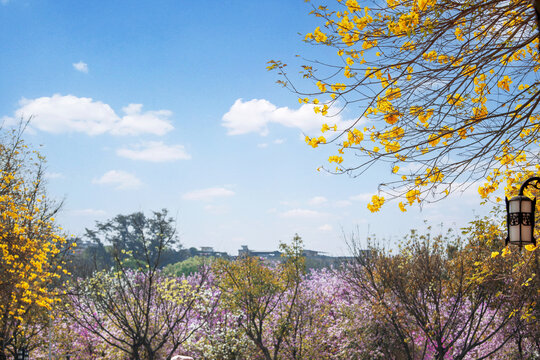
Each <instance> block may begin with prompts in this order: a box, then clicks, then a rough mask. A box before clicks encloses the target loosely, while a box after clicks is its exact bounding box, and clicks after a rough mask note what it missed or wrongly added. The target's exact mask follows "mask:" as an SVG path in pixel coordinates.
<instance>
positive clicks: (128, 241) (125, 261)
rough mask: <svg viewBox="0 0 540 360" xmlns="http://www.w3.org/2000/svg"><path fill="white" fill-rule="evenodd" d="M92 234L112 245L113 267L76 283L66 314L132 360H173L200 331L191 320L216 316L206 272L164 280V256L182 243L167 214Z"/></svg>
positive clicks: (119, 220)
mask: <svg viewBox="0 0 540 360" xmlns="http://www.w3.org/2000/svg"><path fill="white" fill-rule="evenodd" d="M89 233H90V234H91V236H92V237H93V238H94V239H96V242H97V241H100V242H110V243H112V254H113V255H114V268H113V269H112V270H109V271H107V270H102V271H98V272H95V273H94V275H93V276H92V277H91V278H88V279H78V280H76V281H74V282H72V284H71V285H72V287H71V289H70V293H71V294H72V295H71V296H70V297H69V302H68V304H66V307H65V308H64V314H65V315H66V316H68V317H69V318H70V319H72V320H73V321H75V322H76V323H77V324H78V326H80V327H81V328H83V329H84V330H85V331H87V332H89V333H91V334H93V336H95V337H98V338H100V339H101V340H102V341H103V342H104V343H106V344H108V345H109V346H111V347H112V348H114V349H115V351H116V352H117V353H120V354H122V355H123V356H128V357H129V358H130V359H134V360H139V359H145V360H152V359H158V358H163V357H165V358H170V357H171V356H172V354H174V352H175V351H177V350H178V349H179V348H180V346H181V345H182V344H183V343H184V342H186V340H187V339H188V338H189V337H190V336H191V334H192V333H193V332H194V331H195V330H196V328H197V326H200V325H197V326H193V324H192V323H191V321H192V319H193V318H197V319H204V318H205V316H206V313H208V312H211V309H212V307H213V305H212V304H211V303H207V302H205V301H204V300H205V297H204V296H203V295H202V294H203V293H204V284H205V283H206V281H207V274H206V272H204V271H203V272H201V273H199V274H197V276H195V277H193V278H191V281H188V280H186V279H185V278H184V279H180V278H169V277H164V276H162V275H161V273H160V271H159V269H158V268H159V266H160V264H161V263H162V259H161V256H162V254H163V253H164V252H165V251H166V250H167V248H168V247H169V246H170V245H172V244H174V243H175V242H176V241H177V238H176V236H175V232H174V227H173V226H172V220H171V219H169V218H167V212H166V211H165V210H163V211H161V212H155V213H154V216H153V218H147V217H146V216H144V215H143V214H141V213H135V214H132V215H129V216H122V215H119V216H117V217H116V218H115V219H113V220H112V221H109V222H106V223H104V224H98V230H97V231H95V232H89ZM128 248H135V249H136V250H137V251H130V250H126V249H128ZM133 268H135V270H134V269H133Z"/></svg>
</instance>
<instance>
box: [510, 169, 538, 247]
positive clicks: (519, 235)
mask: <svg viewBox="0 0 540 360" xmlns="http://www.w3.org/2000/svg"><path fill="white" fill-rule="evenodd" d="M532 182H535V183H534V184H531V183H532ZM539 182H540V177H538V176H534V177H531V178H529V179H527V180H526V181H525V182H524V183H523V184H522V185H521V187H520V188H519V195H518V196H514V197H513V198H511V199H510V200H508V198H505V200H506V224H507V227H508V236H507V238H506V245H508V244H509V243H510V244H513V245H518V246H519V248H520V249H521V247H522V246H524V245H528V244H533V245H535V246H536V239H535V238H534V211H535V208H536V198H535V199H532V200H531V199H529V198H528V197H527V196H525V195H523V192H524V191H525V188H527V186H529V185H530V186H533V187H534V188H536V189H540V187H539V185H540V183H539Z"/></svg>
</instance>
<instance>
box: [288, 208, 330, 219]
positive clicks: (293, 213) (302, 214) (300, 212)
mask: <svg viewBox="0 0 540 360" xmlns="http://www.w3.org/2000/svg"><path fill="white" fill-rule="evenodd" d="M280 216H281V217H284V218H317V217H321V216H324V214H323V213H321V212H319V211H314V210H308V209H292V210H288V211H285V212H283V213H281V214H280Z"/></svg>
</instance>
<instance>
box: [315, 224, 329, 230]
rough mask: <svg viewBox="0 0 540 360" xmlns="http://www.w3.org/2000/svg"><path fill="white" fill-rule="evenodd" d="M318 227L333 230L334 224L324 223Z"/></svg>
mask: <svg viewBox="0 0 540 360" xmlns="http://www.w3.org/2000/svg"><path fill="white" fill-rule="evenodd" d="M318 229H319V230H321V231H331V230H332V225H330V224H324V225H322V226H319V228H318Z"/></svg>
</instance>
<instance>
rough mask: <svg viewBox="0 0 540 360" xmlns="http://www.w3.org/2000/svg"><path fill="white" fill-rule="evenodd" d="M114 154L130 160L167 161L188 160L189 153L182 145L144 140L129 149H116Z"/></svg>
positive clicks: (189, 157)
mask: <svg viewBox="0 0 540 360" xmlns="http://www.w3.org/2000/svg"><path fill="white" fill-rule="evenodd" d="M116 155H118V156H121V157H125V158H128V159H132V160H142V161H151V162H169V161H176V160H189V159H191V155H189V154H188V153H187V152H186V150H185V149H184V146H183V145H165V144H164V143H163V142H161V141H145V142H142V143H140V144H137V145H135V146H134V147H133V148H131V149H127V148H121V149H118V150H116Z"/></svg>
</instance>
